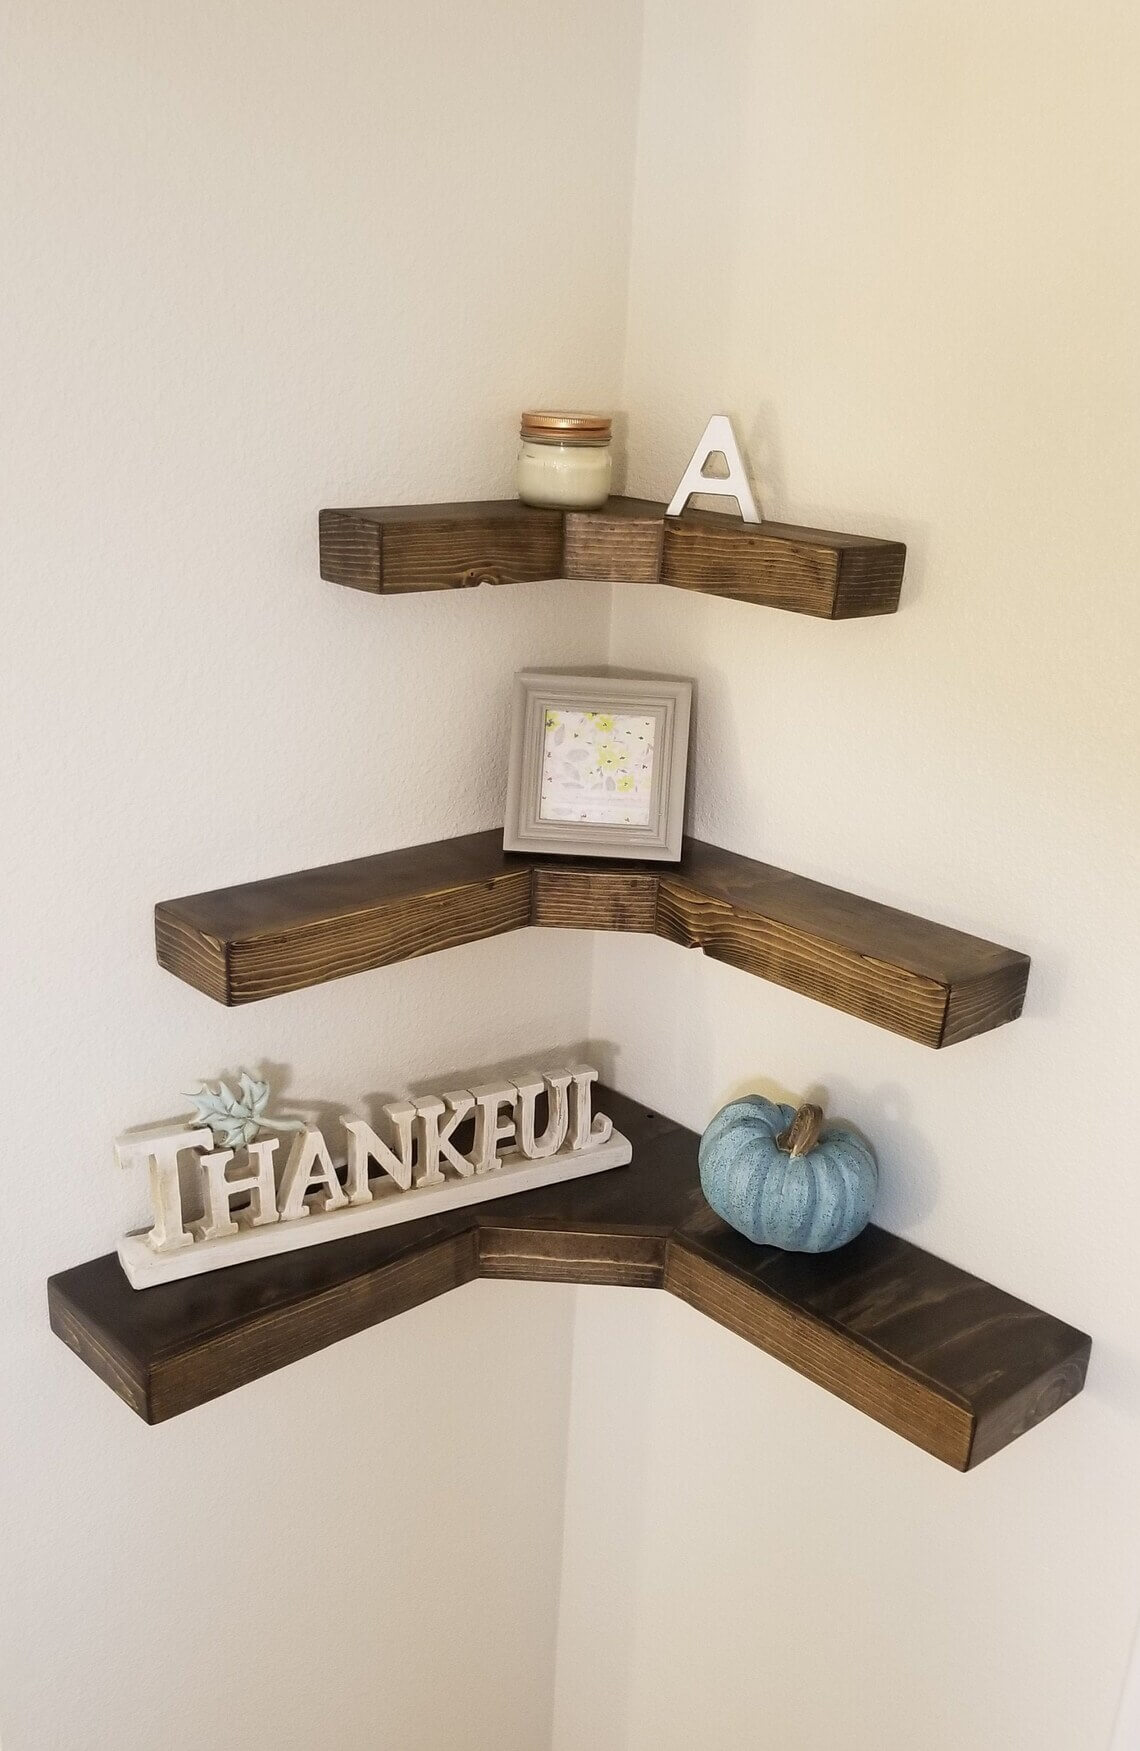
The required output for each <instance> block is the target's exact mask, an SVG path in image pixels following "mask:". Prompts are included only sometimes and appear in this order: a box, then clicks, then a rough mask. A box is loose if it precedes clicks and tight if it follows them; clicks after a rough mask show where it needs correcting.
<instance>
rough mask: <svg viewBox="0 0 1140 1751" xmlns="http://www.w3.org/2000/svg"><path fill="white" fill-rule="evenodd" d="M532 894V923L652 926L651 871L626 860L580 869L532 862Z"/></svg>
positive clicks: (585, 926) (618, 927)
mask: <svg viewBox="0 0 1140 1751" xmlns="http://www.w3.org/2000/svg"><path fill="white" fill-rule="evenodd" d="M531 893H532V899H531V916H530V921H531V923H532V924H541V925H546V926H548V927H552V928H556V929H561V930H628V931H631V932H634V933H638V932H640V933H643V934H649V935H652V934H653V932H654V931H655V930H656V928H657V877H656V875H654V874H651V873H647V874H642V873H640V872H639V871H638V870H636V869H631V868H629V867H627V866H625V865H619V867H618V868H616V869H609V868H607V866H606V865H605V864H604V863H603V864H601V865H600V866H598V867H597V868H594V869H583V868H581V867H577V868H575V867H573V866H567V865H565V864H563V863H562V862H561V861H559V862H558V863H555V864H554V865H550V864H546V863H540V862H538V861H536V862H535V866H534V877H533V886H532V890H531Z"/></svg>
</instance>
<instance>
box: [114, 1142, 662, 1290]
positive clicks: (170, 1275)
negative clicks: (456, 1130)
mask: <svg viewBox="0 0 1140 1751" xmlns="http://www.w3.org/2000/svg"><path fill="white" fill-rule="evenodd" d="M632 1157H633V1147H632V1145H631V1144H630V1143H629V1141H628V1140H627V1139H626V1138H625V1137H623V1136H621V1135H620V1133H619V1132H617V1131H614V1132H612V1133H611V1135H610V1136H609V1138H608V1139H607V1140H606V1142H604V1143H597V1144H595V1145H594V1146H593V1148H590V1149H574V1150H565V1151H563V1152H561V1153H560V1154H558V1155H550V1156H547V1157H546V1158H545V1159H543V1160H538V1161H531V1160H528V1158H527V1157H526V1156H525V1155H522V1154H521V1153H518V1152H515V1153H511V1154H505V1155H504V1156H503V1158H502V1161H503V1165H502V1167H500V1168H496V1169H495V1170H494V1171H493V1172H491V1173H488V1174H482V1175H476V1176H473V1177H472V1178H470V1179H460V1178H455V1179H450V1178H449V1179H448V1180H447V1181H446V1182H445V1183H444V1184H442V1185H440V1184H438V1183H437V1184H435V1185H424V1186H413V1187H411V1188H410V1190H408V1191H402V1190H401V1189H400V1187H399V1186H398V1185H397V1184H396V1182H395V1181H394V1180H390V1181H387V1182H385V1181H383V1180H373V1181H372V1194H373V1195H372V1201H371V1203H368V1204H360V1205H356V1206H352V1207H350V1208H348V1209H338V1210H324V1211H316V1210H311V1211H310V1212H309V1214H308V1216H305V1217H303V1218H301V1219H300V1220H299V1221H293V1222H274V1223H271V1224H268V1225H266V1226H265V1227H262V1228H243V1229H242V1230H241V1232H240V1233H238V1234H235V1235H227V1236H225V1237H223V1238H221V1239H218V1240H198V1241H196V1242H195V1243H194V1245H193V1246H186V1247H182V1248H179V1249H178V1250H176V1251H174V1252H156V1251H155V1249H154V1247H153V1246H151V1245H150V1243H149V1242H148V1240H147V1239H146V1236H145V1233H143V1232H140V1233H138V1234H128V1235H127V1236H126V1238H125V1239H124V1240H122V1241H120V1243H119V1263H120V1264H121V1265H122V1267H123V1270H124V1271H125V1272H126V1275H127V1281H128V1282H129V1283H130V1285H131V1287H132V1289H149V1288H151V1287H153V1286H154V1285H155V1284H158V1283H172V1282H174V1281H175V1280H176V1279H177V1278H179V1277H196V1276H199V1275H200V1274H201V1273H202V1272H204V1271H221V1270H225V1269H226V1267H227V1266H229V1265H243V1264H246V1263H248V1261H249V1260H250V1259H264V1258H272V1257H273V1256H274V1254H276V1253H282V1252H295V1251H297V1249H298V1248H299V1247H303V1246H319V1245H321V1243H322V1242H324V1241H327V1240H344V1239H346V1238H347V1237H348V1236H349V1235H350V1234H367V1233H368V1232H369V1231H370V1230H371V1229H373V1228H390V1227H392V1226H393V1225H394V1224H396V1223H397V1222H415V1221H418V1219H419V1218H420V1217H421V1216H438V1215H440V1214H442V1213H443V1212H444V1211H447V1210H457V1209H460V1208H462V1206H463V1205H464V1204H481V1203H483V1202H484V1201H486V1200H487V1199H490V1198H506V1197H509V1196H510V1195H511V1193H513V1192H530V1191H533V1190H534V1189H535V1188H536V1187H537V1186H552V1185H557V1184H558V1183H559V1181H560V1180H571V1179H582V1178H584V1177H585V1176H586V1175H587V1174H591V1173H605V1172H606V1171H607V1169H609V1168H611V1167H624V1166H625V1165H626V1163H627V1162H628V1161H630V1160H631V1159H632Z"/></svg>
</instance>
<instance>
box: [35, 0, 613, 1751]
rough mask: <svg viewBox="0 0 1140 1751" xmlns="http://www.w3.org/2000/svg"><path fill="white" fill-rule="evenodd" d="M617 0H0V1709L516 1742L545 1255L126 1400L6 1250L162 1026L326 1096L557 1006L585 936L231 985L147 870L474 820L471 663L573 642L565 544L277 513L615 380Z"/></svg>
mask: <svg viewBox="0 0 1140 1751" xmlns="http://www.w3.org/2000/svg"><path fill="white" fill-rule="evenodd" d="M638 26H639V19H638V9H637V7H636V6H635V5H634V4H632V3H629V4H626V3H625V0H620V3H618V4H615V3H614V0H588V3H587V4H584V5H579V6H576V7H575V8H574V9H573V12H572V13H570V12H562V13H557V14H556V13H551V14H550V15H549V16H546V17H544V19H543V22H542V27H541V29H538V28H537V27H536V25H535V19H534V13H533V9H531V8H528V7H526V6H524V5H522V4H521V3H519V0H491V3H490V4H483V5H480V6H479V7H468V6H464V5H462V4H460V3H458V0H417V4H415V5H406V4H399V5H398V4H394V3H393V4H387V3H376V0H322V3H321V4H319V5H317V4H312V3H311V0H310V3H303V0H274V3H273V4H268V3H266V0H199V3H197V4H195V5H193V6H182V5H175V4H173V3H171V0H107V3H105V4H101V5H98V6H90V5H83V4H80V3H79V0H9V3H8V4H6V5H5V6H4V7H3V9H0V150H2V164H0V191H2V192H0V204H2V208H3V217H2V222H0V236H2V244H0V281H2V287H3V289H2V295H0V307H2V310H3V319H2V321H0V382H2V384H3V389H2V392H0V428H2V432H0V442H2V456H0V476H2V479H3V492H2V505H0V517H2V519H3V532H2V537H0V542H2V553H3V559H2V568H3V598H4V605H3V641H2V651H3V665H4V685H3V696H2V702H0V710H2V714H3V728H2V732H0V766H2V768H3V771H2V781H0V783H2V794H3V796H4V808H5V823H6V828H5V846H4V864H5V898H4V908H3V911H4V925H5V938H6V945H5V953H4V992H3V1005H2V1010H3V1013H2V1029H3V1040H2V1046H0V1055H2V1062H3V1065H4V1084H5V1096H4V1115H5V1125H6V1129H5V1157H6V1162H5V1191H4V1200H3V1204H4V1222H3V1230H4V1268H3V1271H2V1273H0V1295H2V1298H3V1299H2V1320H3V1332H4V1363H5V1370H4V1381H3V1388H2V1398H3V1406H4V1412H3V1423H4V1433H3V1451H4V1488H3V1491H2V1492H0V1514H2V1516H3V1525H2V1528H0V1534H2V1536H0V1548H2V1552H3V1554H2V1556H0V1600H2V1604H3V1614H4V1615H3V1624H2V1626H0V1660H2V1662H3V1672H2V1676H0V1736H2V1738H3V1743H4V1747H5V1751H142V1748H143V1747H144V1746H145V1747H151V1746H157V1745H161V1746H162V1747H163V1751H199V1748H200V1747H202V1746H204V1745H212V1746H216V1747H217V1748H218V1751H313V1748H314V1747H315V1746H318V1745H323V1744H328V1745H330V1746H336V1747H337V1751H375V1747H377V1746H379V1745H385V1746H391V1747H393V1751H395V1748H396V1747H398V1748H399V1751H440V1748H441V1747H443V1746H452V1745H454V1746H457V1747H458V1746H464V1747H476V1748H481V1747H484V1746H492V1745H494V1746H503V1747H509V1748H512V1751H514V1748H517V1751H535V1748H536V1747H539V1746H542V1745H544V1744H545V1743H546V1742H547V1737H548V1733H549V1717H550V1707H551V1681H552V1673H553V1649H554V1633H555V1609H556V1603H557V1573H558V1561H559V1551H560V1536H561V1505H562V1484H563V1469H564V1453H565V1422H566V1396H567V1394H566V1388H567V1369H568V1365H569V1343H570V1335H571V1323H570V1322H571V1313H572V1298H571V1294H570V1292H569V1291H565V1292H563V1291H559V1290H557V1289H548V1290H542V1289H539V1288H534V1289H531V1288H522V1287H514V1286H508V1285H501V1286H500V1285H489V1284H483V1285H478V1286H473V1287H471V1288H468V1289H465V1290H462V1291H460V1292H459V1293H458V1294H457V1295H455V1296H453V1297H451V1298H449V1299H448V1300H446V1301H442V1302H439V1303H437V1304H435V1305H433V1306H428V1307H425V1308H423V1309H420V1310H419V1311H417V1312H415V1313H413V1314H410V1315H408V1316H406V1317H405V1318H404V1319H401V1320H398V1321H395V1322H393V1323H392V1324H390V1325H386V1326H384V1327H382V1328H379V1329H378V1330H375V1331H372V1332H369V1333H366V1334H364V1335H362V1336H360V1337H357V1338H354V1339H352V1340H351V1341H350V1342H348V1343H346V1344H342V1345H340V1346H338V1347H337V1348H335V1349H333V1350H331V1351H327V1352H324V1353H323V1354H322V1355H320V1356H318V1357H315V1358H313V1359H311V1360H309V1361H307V1362H304V1363H301V1364H299V1365H297V1366H296V1367H293V1368H290V1369H288V1370H286V1371H284V1372H283V1373H281V1374H277V1375H274V1376H272V1377H270V1378H268V1379H265V1380H262V1381H260V1382H258V1383H257V1384H256V1385H254V1386H252V1387H250V1388H248V1389H246V1390H244V1391H242V1392H239V1393H235V1394H233V1395H232V1396H230V1397H227V1398H226V1399H224V1400H222V1401H220V1402H218V1403H217V1404H214V1405H211V1406H208V1407H206V1408H204V1409H202V1410H199V1411H197V1412H195V1413H194V1414H192V1415H190V1416H186V1417H184V1418H181V1419H178V1420H176V1421H174V1422H172V1423H170V1424H168V1425H165V1426H163V1427H161V1428H158V1429H147V1428H145V1427H144V1426H143V1424H142V1423H140V1422H138V1421H137V1420H136V1419H135V1418H133V1417H132V1416H131V1415H130V1413H129V1412H128V1411H127V1410H126V1409H125V1408H124V1407H123V1406H122V1405H120V1404H119V1403H117V1402H116V1400H115V1399H114V1397H113V1396H112V1395H111V1394H110V1393H109V1392H108V1391H107V1389H106V1387H105V1386H103V1385H101V1384H100V1383H99V1382H98V1381H97V1380H96V1379H95V1377H94V1376H93V1375H91V1374H90V1373H88V1372H87V1370H85V1369H84V1368H82V1367H81V1366H80V1365H79V1364H78V1363H77V1362H76V1360H75V1358H74V1357H72V1356H71V1355H69V1354H68V1352H67V1350H66V1349H65V1348H64V1347H63V1346H62V1345H61V1344H60V1343H59V1342H58V1341H57V1340H56V1339H55V1338H53V1337H52V1336H51V1335H50V1333H49V1331H48V1326H47V1316H46V1306H45V1294H44V1281H45V1278H46V1277H47V1276H48V1274H49V1273H50V1272H51V1271H53V1270H56V1269H59V1268H61V1267H63V1266H66V1265H69V1264H74V1263H76V1262H78V1261H79V1260H81V1259H84V1258H88V1257H91V1256H92V1255H93V1254H96V1253H99V1252H103V1251H105V1250H106V1249H107V1248H108V1247H109V1246H110V1245H111V1244H112V1243H113V1241H114V1240H115V1238H116V1236H117V1235H118V1234H119V1233H120V1232H121V1231H122V1230H123V1228H124V1227H125V1226H127V1225H129V1224H131V1223H134V1222H137V1221H138V1220H140V1219H141V1217H142V1215H143V1192H142V1188H141V1187H140V1186H139V1185H138V1184H131V1183H129V1182H128V1181H127V1180H126V1178H125V1176H120V1175H119V1174H118V1172H117V1169H116V1168H115V1167H114V1165H113V1160H112V1156H111V1139H112V1137H113V1136H114V1134H115V1132H116V1131H117V1130H118V1129H120V1128H121V1127H123V1126H124V1125H126V1124H128V1123H132V1122H136V1121H138V1120H139V1119H141V1118H143V1117H145V1116H146V1115H148V1114H156V1115H158V1114H162V1113H166V1112H170V1111H172V1110H177V1107H178V1099H177V1096H178V1091H179V1090H181V1089H184V1088H185V1087H186V1086H188V1084H189V1083H190V1082H191V1079H193V1078H194V1077H196V1076H200V1075H203V1074H217V1073H219V1072H222V1071H225V1070H232V1069H234V1068H235V1067H237V1066H239V1065H241V1064H244V1063H250V1064H257V1063H259V1062H263V1061H264V1062H266V1063H268V1064H270V1065H272V1066H273V1067H274V1069H275V1074H276V1076H277V1078H278V1081H279V1083H281V1084H283V1085H284V1086H286V1087H287V1088H288V1090H289V1091H290V1092H291V1093H294V1094H297V1095H302V1096H309V1095H319V1096H322V1097H325V1098H328V1099H329V1100H331V1101H334V1102H345V1103H350V1102H355V1101H356V1100H358V1099H359V1098H360V1097H361V1096H363V1095H365V1094H367V1093H369V1092H372V1091H376V1090H381V1091H388V1092H391V1091H393V1090H394V1088H395V1087H397V1086H398V1085H399V1084H400V1083H401V1082H402V1081H403V1079H405V1078H407V1079H416V1078H418V1079H421V1081H422V1079H424V1078H430V1077H433V1076H434V1074H435V1073H436V1072H441V1073H445V1074H446V1075H454V1074H456V1073H459V1072H463V1071H466V1070H470V1069H472V1068H477V1067H479V1066H482V1065H484V1064H489V1063H492V1062H495V1061H498V1060H505V1059H511V1058H512V1057H515V1056H516V1055H523V1056H525V1057H526V1058H528V1059H529V1058H531V1057H533V1055H534V1053H535V1052H536V1051H537V1050H541V1049H542V1048H550V1049H557V1048H559V1047H561V1046H564V1045H567V1044H573V1043H575V1042H577V1041H578V1040H580V1039H581V1038H582V1037H583V1036H584V1034H585V1033H586V1030H587V1020H588V1004H589V995H590V990H589V962H590V942H589V939H588V938H587V937H584V936H574V937H571V938H568V939H565V940H563V939H560V938H558V937H556V936H551V935H546V936H543V935H540V934H539V933H537V932H536V933H534V934H533V935H530V934H527V935H524V936H518V935H516V936H514V937H512V938H510V939H509V940H506V939H503V940H500V941H498V942H489V943H484V944H480V945H476V946H472V947H468V948H465V949H462V950H459V951H458V952H456V953H453V954H450V955H446V956H440V957H438V958H436V959H433V960H428V961H421V962H417V963H413V964H409V965H404V966H399V967H394V968H392V969H390V970H388V971H384V972H378V973H374V974H371V975H367V976H365V977H362V978H358V979H354V980H351V981H347V982H345V983H342V984H335V985H331V986H327V987H324V988H322V989H318V990H315V991H311V992H306V993H303V994H299V995H297V996H293V997H287V998H281V999H278V1000H275V1001H273V1002H269V1003H266V1004H263V1005H259V1006H255V1007H250V1008H244V1009H239V1010H236V1011H232V1012H231V1011H225V1010H223V1009H221V1008H219V1007H217V1006H215V1005H212V1004H210V1003H209V1002H208V1001H207V1000H206V999H204V998H203V997H201V996H199V995H198V994H197V993H196V992H194V991H192V990H190V989H189V988H188V987H187V986H185V985H182V984H179V983H178V982H177V981H176V980H174V979H172V978H170V977H169V976H168V975H166V974H165V973H163V972H161V971H160V970H159V968H158V967H157V966H156V964H155V961H154V952H153V946H152V941H151V921H150V913H151V908H152V906H153V904H154V902H155V901H156V900H157V899H160V898H163V897H164V896H169V895H174V894H179V893H187V892H193V891H194V890H196V889H200V888H204V887H210V886H215V885H219V884H222V883H227V882H232V881H240V880H243V879H247V878H251V877H255V876H264V875H271V874H273V873H275V872H278V871H283V870H290V869H297V868H301V867H304V866H306V865H311V864H314V863H322V862H328V861H331V860H335V859H338V858H344V857H350V856H353V855H356V854H360V853H364V852H368V851H373V850H383V849H385V848H388V847H393V846H398V845H404V844H408V843H415V842H417V841H421V840H424V839H430V838H433V837H438V836H445V835H448V834H451V833H456V832H463V831H467V830H471V829H475V828H482V827H486V826H490V825H491V824H493V823H494V822H496V821H498V820H500V819H501V807H502V796H501V792H502V789H503V784H504V765H503V757H502V750H503V746H504V736H505V729H506V723H507V712H508V698H509V685H510V676H511V674H512V672H513V670H515V669H516V668H518V667H520V666H521V665H523V664H524V663H527V662H530V661H532V660H537V661H547V662H551V661H566V660H574V659H577V658H580V659H582V660H583V661H584V662H587V663H589V662H592V661H594V660H596V659H597V657H598V656H599V655H600V654H601V653H602V652H603V651H604V647H605V639H606V627H607V617H608V602H607V599H606V596H605V593H604V592H599V591H597V590H593V589H591V588H589V587H588V586H587V587H582V588H579V587H577V586H565V585H541V586H535V587H533V588H527V589H517V590H509V591H507V590H504V591H500V592H487V591H484V592H479V593H475V592H471V593H466V594H461V595H448V596H447V597H446V598H444V597H439V598H434V597H425V596H421V597H417V598H409V599H406V600H403V601H391V602H376V601H373V600H371V599H370V598H367V597H364V596H360V595H356V594H354V593H352V592H349V591H346V590H338V589H335V588H334V587H332V586H331V585H327V584H322V583H321V582H320V580H319V578H318V575H317V554H316V533H317V526H316V518H317V510H318V508H319V507H320V506H321V505H322V504H354V503H356V504H359V503H365V504H368V503H377V502H385V501H393V500H400V499H405V500H417V499H420V500H426V499H433V498H449V497H453V498H463V497H465V496H481V495H482V496H486V495H493V494H496V493H504V492H509V491H510V490H511V466H512V462H513V455H514V446H515V441H516V439H515V433H516V426H515V424H514V422H515V419H516V416H517V413H518V409H519V408H520V407H521V406H522V405H523V404H524V403H526V402H530V401H535V400H537V401H542V400H544V399H546V398H547V397H558V398H562V397H566V398H568V399H570V400H572V401H573V400H582V401H595V400H596V401H600V402H603V403H610V402H612V401H614V400H615V399H616V396H617V391H618V388H619V381H620V368H621V357H622V347H623V336H624V320H625V292H626V269H627V259H626V257H627V248H628V236H629V195H630V174H631V168H632V149H633V125H634V111H635V95H636V56H637V47H638ZM587 110H588V112H589V115H590V118H591V125H590V126H589V128H587V129H585V130H583V129H582V128H581V125H580V124H581V118H582V116H583V113H585V112H586V111H587ZM571 137H574V138H576V139H577V144H576V146H575V149H574V151H573V153H569V152H568V151H567V145H566V142H567V140H568V139H569V138H571ZM49 1198H54V1199H55V1200H57V1202H58V1214H57V1215H56V1217H55V1218H54V1221H53V1224H52V1226H51V1227H50V1228H48V1227H47V1226H46V1225H45V1221H46V1218H45V1209H46V1205H47V1201H48V1199H49Z"/></svg>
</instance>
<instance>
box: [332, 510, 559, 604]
mask: <svg viewBox="0 0 1140 1751" xmlns="http://www.w3.org/2000/svg"><path fill="white" fill-rule="evenodd" d="M319 531H320V556H321V576H322V577H323V578H326V579H327V580H328V581H329V582H330V583H334V584H347V585H348V586H349V587H350V588H352V589H357V590H371V591H373V592H375V593H376V594H383V595H398V594H401V593H403V592H406V591H410V590H455V589H463V588H466V587H470V586H472V585H475V584H519V583H527V582H530V581H533V580H534V579H538V578H556V577H558V576H560V574H561V570H562V513H561V511H545V510H536V509H533V508H532V507H531V506H529V505H523V504H520V503H519V502H518V501H517V500H514V499H505V500H500V499H492V500H487V501H485V502H483V503H474V504H458V505H393V506H388V507H381V508H378V509H375V510H358V511H336V510H330V511H322V512H321V514H320V520H319Z"/></svg>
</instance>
